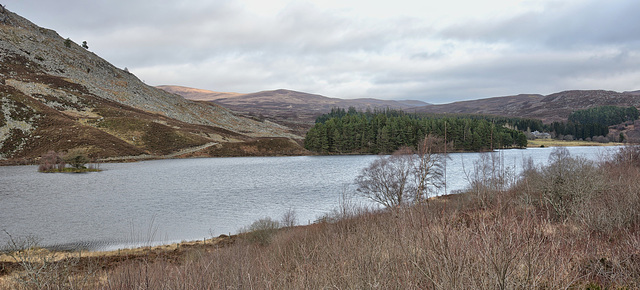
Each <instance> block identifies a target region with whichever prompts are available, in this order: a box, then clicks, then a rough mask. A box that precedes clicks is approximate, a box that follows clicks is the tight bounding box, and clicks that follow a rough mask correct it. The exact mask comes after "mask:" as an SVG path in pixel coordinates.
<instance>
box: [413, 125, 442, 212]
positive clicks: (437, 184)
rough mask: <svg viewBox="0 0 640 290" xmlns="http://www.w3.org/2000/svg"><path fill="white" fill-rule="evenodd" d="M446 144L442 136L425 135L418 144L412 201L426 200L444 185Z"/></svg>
mask: <svg viewBox="0 0 640 290" xmlns="http://www.w3.org/2000/svg"><path fill="white" fill-rule="evenodd" d="M446 146H447V144H446V143H445V142H444V140H443V139H442V138H439V137H435V136H432V135H427V136H426V137H425V138H424V139H423V140H422V142H420V144H418V151H417V156H416V157H415V158H416V161H415V162H413V163H414V164H415V165H414V177H415V179H416V181H415V183H416V192H415V195H414V202H423V201H426V200H428V199H429V198H430V197H431V196H433V195H434V193H436V192H437V191H439V190H440V189H441V188H442V187H444V185H445V175H444V174H445V172H444V170H445V168H444V164H445V158H446V156H445V154H442V153H443V152H446V150H445V149H446Z"/></svg>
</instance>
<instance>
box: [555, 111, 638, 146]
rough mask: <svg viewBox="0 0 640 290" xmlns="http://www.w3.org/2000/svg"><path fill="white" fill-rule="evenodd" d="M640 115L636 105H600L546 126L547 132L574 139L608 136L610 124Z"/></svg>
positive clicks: (635, 118)
mask: <svg viewBox="0 0 640 290" xmlns="http://www.w3.org/2000/svg"><path fill="white" fill-rule="evenodd" d="M639 116H640V113H639V112H638V109H636V108H635V107H633V106H631V107H616V106H600V107H593V108H589V109H584V110H577V111H574V112H572V113H571V115H569V118H568V121H567V122H553V123H551V124H550V125H546V126H545V130H544V131H547V132H553V133H555V135H556V136H558V137H560V136H563V135H564V136H573V138H574V139H587V138H594V137H597V136H607V135H608V134H609V126H612V125H617V124H622V123H624V122H627V121H634V120H637V119H638V117H639Z"/></svg>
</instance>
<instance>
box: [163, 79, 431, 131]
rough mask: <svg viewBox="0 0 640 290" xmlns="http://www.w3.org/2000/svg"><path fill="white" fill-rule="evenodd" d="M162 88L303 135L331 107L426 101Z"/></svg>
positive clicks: (409, 104) (397, 105)
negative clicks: (292, 129) (271, 121)
mask: <svg viewBox="0 0 640 290" xmlns="http://www.w3.org/2000/svg"><path fill="white" fill-rule="evenodd" d="M158 88H161V89H163V90H166V91H168V92H171V93H175V94H178V95H181V96H183V97H184V98H186V99H191V100H209V101H211V102H213V103H216V104H220V105H222V106H224V107H226V108H229V109H232V110H234V111H236V112H240V113H243V114H247V115H250V116H254V117H256V118H258V119H260V120H261V119H264V118H267V119H271V120H274V121H275V122H278V123H280V124H285V125H287V126H289V127H292V128H295V129H297V130H298V131H297V132H298V133H299V134H304V133H305V132H306V130H307V129H308V128H309V127H311V126H312V125H313V123H314V121H315V118H316V117H318V116H319V115H322V114H324V113H328V112H330V111H331V109H332V108H335V107H340V108H348V107H355V108H357V109H360V110H366V109H367V108H370V109H374V108H393V109H401V110H406V109H411V108H415V107H420V106H425V105H427V103H425V102H422V101H412V100H403V101H395V100H378V99H369V98H362V99H339V98H329V97H325V96H322V95H316V94H309V93H304V92H296V91H291V90H284V89H280V90H273V91H262V92H257V93H251V94H235V93H218V92H212V91H206V90H200V89H192V88H185V87H179V86H159V87H158Z"/></svg>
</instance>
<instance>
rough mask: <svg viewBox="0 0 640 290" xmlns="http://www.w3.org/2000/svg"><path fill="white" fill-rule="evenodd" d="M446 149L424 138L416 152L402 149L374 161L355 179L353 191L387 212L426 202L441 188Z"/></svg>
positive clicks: (431, 138) (434, 140)
mask: <svg viewBox="0 0 640 290" xmlns="http://www.w3.org/2000/svg"><path fill="white" fill-rule="evenodd" d="M446 146H447V145H446V144H445V143H444V141H443V140H442V139H441V138H438V137H434V136H431V135H428V136H426V137H425V138H424V140H422V142H420V144H419V146H418V150H417V151H414V150H412V149H411V148H408V147H403V148H400V149H399V150H398V151H396V152H394V153H393V155H390V156H382V157H380V158H378V159H377V160H375V161H374V162H372V163H371V165H369V167H367V168H365V169H363V170H362V172H361V173H360V175H359V176H358V177H357V179H356V184H357V185H358V189H357V191H358V192H359V193H360V194H362V195H363V196H365V197H367V198H369V199H371V200H373V201H374V202H376V203H379V204H381V205H383V206H385V207H387V208H394V207H398V206H401V205H408V204H411V203H422V202H425V201H427V200H428V198H429V197H431V196H434V195H435V194H436V193H437V192H438V190H440V189H441V188H442V187H444V185H445V180H444V161H445V158H446V156H445V155H444V154H442V153H441V152H443V151H446V148H445V147H446Z"/></svg>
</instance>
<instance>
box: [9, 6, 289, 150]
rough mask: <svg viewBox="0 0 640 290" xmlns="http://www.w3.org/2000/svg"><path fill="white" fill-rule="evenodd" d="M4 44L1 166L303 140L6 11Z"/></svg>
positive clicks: (266, 122) (287, 131) (285, 130)
mask: <svg viewBox="0 0 640 290" xmlns="http://www.w3.org/2000/svg"><path fill="white" fill-rule="evenodd" d="M0 40H1V41H0V96H1V97H2V99H1V109H0V160H7V159H8V160H18V159H21V160H27V161H33V160H34V159H35V158H37V157H38V156H41V155H42V154H44V153H45V152H47V151H48V150H57V151H64V150H69V149H74V148H80V149H84V150H86V151H87V152H88V153H89V154H90V156H91V157H97V158H104V157H114V156H123V155H126V156H130V155H141V154H150V155H165V154H170V153H173V152H178V151H179V150H181V149H185V148H189V147H197V146H202V145H205V144H210V145H211V144H217V145H215V146H213V147H211V148H209V147H208V146H207V148H209V149H208V150H209V151H212V150H213V151H215V149H216V148H218V149H219V148H220V147H224V146H225V144H227V143H229V142H233V143H234V144H236V142H255V140H256V138H293V139H296V140H300V138H301V137H300V136H296V135H294V134H292V133H291V131H290V129H289V128H287V127H284V126H281V125H277V124H274V123H271V122H268V121H264V122H260V121H256V120H253V119H249V118H243V117H239V116H237V115H235V114H233V113H232V112H231V111H229V110H227V109H225V108H223V107H220V106H218V105H215V104H211V103H203V102H193V101H189V100H186V99H184V98H182V97H180V96H178V95H175V94H171V93H168V92H166V91H163V90H160V89H157V88H154V87H151V86H148V85H146V84H144V83H143V82H141V81H140V80H139V79H138V78H137V77H136V76H135V75H133V74H131V73H129V72H128V71H127V70H126V69H125V70H122V69H119V68H116V67H114V66H113V65H111V64H110V63H108V62H107V61H106V60H104V59H102V58H100V57H99V56H97V55H95V54H94V53H92V52H90V51H88V50H86V49H84V48H82V47H80V46H79V45H77V44H75V43H74V42H72V41H71V40H69V39H66V40H65V39H64V38H62V37H60V36H59V35H58V34H57V33H56V32H55V31H53V30H49V29H45V28H41V27H38V26H36V25H35V24H33V23H31V22H30V21H28V20H27V19H24V18H22V17H20V16H19V15H17V14H15V13H12V12H10V11H8V10H3V11H0ZM205 151H206V150H205ZM201 153H202V154H204V155H209V153H211V152H201Z"/></svg>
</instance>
